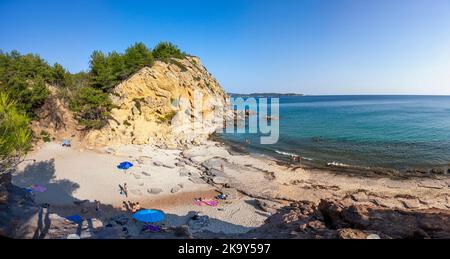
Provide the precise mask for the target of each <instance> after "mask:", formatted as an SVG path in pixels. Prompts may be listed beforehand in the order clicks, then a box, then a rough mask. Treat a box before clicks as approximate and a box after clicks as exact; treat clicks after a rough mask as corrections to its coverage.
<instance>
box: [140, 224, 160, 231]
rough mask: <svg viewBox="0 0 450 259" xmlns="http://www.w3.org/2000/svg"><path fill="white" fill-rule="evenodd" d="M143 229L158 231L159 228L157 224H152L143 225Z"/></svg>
mask: <svg viewBox="0 0 450 259" xmlns="http://www.w3.org/2000/svg"><path fill="white" fill-rule="evenodd" d="M143 230H144V231H150V232H160V231H161V228H160V227H158V226H154V225H145V226H144V229H143Z"/></svg>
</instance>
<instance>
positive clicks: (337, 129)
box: [222, 96, 450, 170]
mask: <svg viewBox="0 0 450 259" xmlns="http://www.w3.org/2000/svg"><path fill="white" fill-rule="evenodd" d="M279 120H280V121H279V122H280V138H279V141H278V143H276V144H273V145H260V144H259V136H258V135H257V134H223V135H222V137H223V138H224V139H226V140H229V141H231V142H237V143H244V142H245V141H244V140H245V139H250V140H251V144H250V145H248V146H247V148H248V149H249V150H250V151H256V152H262V153H265V154H269V155H273V156H276V157H279V158H282V159H283V158H284V159H287V158H288V156H287V155H288V154H297V155H300V156H301V157H303V158H304V159H306V160H310V161H314V162H316V163H319V164H325V165H326V164H327V163H340V164H346V165H352V166H366V167H385V168H395V169H399V170H404V169H408V168H411V167H432V166H437V165H448V164H449V163H450V96H303V97H282V98H280V118H279Z"/></svg>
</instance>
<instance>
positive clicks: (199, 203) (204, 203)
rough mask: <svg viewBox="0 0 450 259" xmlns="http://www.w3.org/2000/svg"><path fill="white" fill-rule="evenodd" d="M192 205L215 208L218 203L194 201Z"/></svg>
mask: <svg viewBox="0 0 450 259" xmlns="http://www.w3.org/2000/svg"><path fill="white" fill-rule="evenodd" d="M194 204H195V205H197V206H203V205H207V206H211V207H216V206H217V205H218V204H219V203H218V202H217V201H215V200H201V201H200V200H195V201H194Z"/></svg>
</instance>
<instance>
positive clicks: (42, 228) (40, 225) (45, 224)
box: [33, 207, 51, 239]
mask: <svg viewBox="0 0 450 259" xmlns="http://www.w3.org/2000/svg"><path fill="white" fill-rule="evenodd" d="M43 211H44V208H43V207H41V208H39V214H38V222H37V228H36V231H35V232H34V235H33V239H43V238H45V236H46V235H47V233H48V230H49V229H50V227H51V220H50V211H49V209H48V208H47V209H45V218H44V219H43V218H42V217H43V215H42V214H43Z"/></svg>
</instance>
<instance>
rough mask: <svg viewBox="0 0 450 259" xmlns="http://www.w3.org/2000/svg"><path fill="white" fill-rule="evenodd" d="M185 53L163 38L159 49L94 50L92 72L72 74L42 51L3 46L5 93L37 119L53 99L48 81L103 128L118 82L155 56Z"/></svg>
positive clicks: (0, 88) (90, 123)
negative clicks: (40, 53) (7, 49)
mask: <svg viewBox="0 0 450 259" xmlns="http://www.w3.org/2000/svg"><path fill="white" fill-rule="evenodd" d="M184 57H186V54H185V53H183V52H182V51H181V50H180V49H179V48H178V47H177V46H176V45H174V44H172V43H169V42H161V43H159V44H158V45H157V46H156V47H155V49H154V50H153V51H152V50H151V49H150V48H148V47H147V46H146V45H145V44H143V43H135V44H133V45H131V46H130V47H128V48H127V49H126V50H125V52H124V53H118V52H115V51H113V52H110V53H107V54H105V53H103V52H101V51H94V52H93V53H92V55H91V57H90V69H89V71H87V72H79V73H75V74H71V73H70V72H68V71H67V70H66V69H65V68H64V67H63V66H62V65H61V64H59V63H55V64H54V65H49V64H48V63H47V62H46V61H45V60H44V59H42V58H41V57H40V56H38V55H34V54H26V55H22V54H20V53H19V52H17V51H11V52H9V53H4V52H2V51H0V93H1V94H2V98H6V96H8V97H7V98H8V100H9V101H11V102H12V103H14V107H15V108H14V112H16V113H17V114H20V116H23V118H24V119H27V117H28V118H30V119H36V113H35V111H36V110H37V109H39V108H40V107H41V106H42V105H43V104H44V103H45V102H46V101H47V99H48V98H49V95H50V91H49V88H48V86H49V85H52V86H55V87H56V88H57V90H58V91H57V93H58V97H59V98H60V99H61V100H63V101H64V102H65V103H66V104H68V107H69V108H70V109H71V110H72V111H73V112H74V116H75V118H76V119H77V121H78V122H79V123H80V125H83V126H85V128H86V129H99V128H101V127H103V126H104V125H106V123H107V120H108V118H109V114H110V110H111V109H112V107H113V106H112V103H111V100H110V99H109V95H110V94H111V92H112V89H113V88H114V87H115V86H116V85H117V84H118V83H120V82H121V81H123V80H125V79H127V78H128V77H130V76H131V75H132V74H134V73H136V72H137V71H139V70H140V69H141V68H143V67H146V66H152V65H153V64H154V61H155V59H157V60H160V61H163V62H175V61H174V60H173V58H184ZM176 64H177V65H178V66H179V67H180V68H181V69H182V70H185V69H186V68H183V65H182V64H181V63H179V62H178V63H176ZM3 96H4V97H3ZM5 134H6V133H5ZM11 137H12V136H11ZM8 138H9V137H8Z"/></svg>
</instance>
